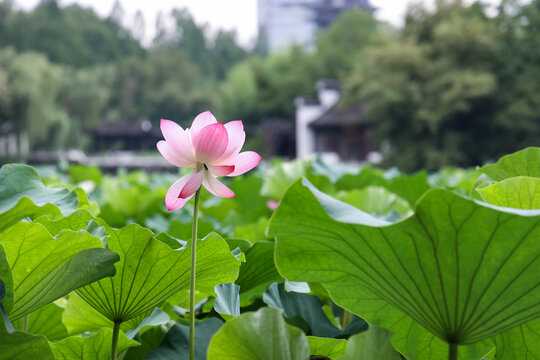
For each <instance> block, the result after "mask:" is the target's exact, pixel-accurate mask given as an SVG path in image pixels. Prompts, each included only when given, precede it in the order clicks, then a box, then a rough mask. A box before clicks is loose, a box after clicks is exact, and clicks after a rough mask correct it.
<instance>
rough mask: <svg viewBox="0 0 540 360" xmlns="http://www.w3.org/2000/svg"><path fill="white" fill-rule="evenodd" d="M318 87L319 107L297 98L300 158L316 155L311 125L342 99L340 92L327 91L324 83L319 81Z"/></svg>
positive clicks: (295, 102) (297, 150)
mask: <svg viewBox="0 0 540 360" xmlns="http://www.w3.org/2000/svg"><path fill="white" fill-rule="evenodd" d="M316 86H317V92H318V94H317V96H318V99H319V103H320V104H319V105H308V104H306V102H305V100H304V99H303V98H297V99H296V100H295V101H294V104H295V105H296V157H298V158H304V157H310V156H314V155H315V154H316V151H315V133H314V131H313V129H312V128H311V127H310V126H309V124H311V123H312V122H313V121H315V120H317V119H318V118H319V117H320V116H321V115H322V114H324V113H325V112H326V111H327V110H329V109H330V108H331V107H333V106H334V105H335V104H336V103H337V102H338V100H339V97H340V93H339V91H338V90H334V89H325V88H324V82H320V81H319V82H317V84H316Z"/></svg>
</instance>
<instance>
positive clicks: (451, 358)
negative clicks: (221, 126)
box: [448, 343, 458, 360]
mask: <svg viewBox="0 0 540 360" xmlns="http://www.w3.org/2000/svg"><path fill="white" fill-rule="evenodd" d="M457 359H458V344H456V343H448V360H457Z"/></svg>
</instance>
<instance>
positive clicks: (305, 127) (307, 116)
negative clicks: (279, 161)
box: [295, 98, 323, 158]
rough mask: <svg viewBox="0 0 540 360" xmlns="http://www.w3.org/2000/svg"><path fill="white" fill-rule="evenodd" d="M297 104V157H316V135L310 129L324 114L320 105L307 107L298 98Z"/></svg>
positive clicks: (302, 100)
mask: <svg viewBox="0 0 540 360" xmlns="http://www.w3.org/2000/svg"><path fill="white" fill-rule="evenodd" d="M295 104H296V157H298V158H304V157H309V156H312V155H315V134H314V133H313V130H312V129H311V128H310V127H309V124H311V123H312V122H313V121H315V120H316V119H318V118H319V116H321V115H322V113H323V108H322V106H320V105H306V104H305V102H304V99H301V98H298V99H296V100H295Z"/></svg>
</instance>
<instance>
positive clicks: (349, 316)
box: [341, 309, 352, 330]
mask: <svg viewBox="0 0 540 360" xmlns="http://www.w3.org/2000/svg"><path fill="white" fill-rule="evenodd" d="M351 320H352V314H351V313H350V312H349V311H347V310H345V309H343V317H342V318H341V328H342V329H343V330H345V328H346V327H347V326H348V325H349V324H350V323H351Z"/></svg>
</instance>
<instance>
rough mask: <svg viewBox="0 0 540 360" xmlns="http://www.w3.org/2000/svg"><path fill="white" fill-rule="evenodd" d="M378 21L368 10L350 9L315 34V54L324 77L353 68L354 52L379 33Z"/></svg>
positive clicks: (336, 74) (338, 75)
mask: <svg viewBox="0 0 540 360" xmlns="http://www.w3.org/2000/svg"><path fill="white" fill-rule="evenodd" d="M379 26H380V24H379V23H378V22H377V21H376V20H375V19H374V18H373V15H372V14H371V13H370V12H367V11H364V10H352V11H346V12H343V13H342V15H341V16H340V17H339V18H338V19H337V20H336V21H335V22H334V23H333V24H332V25H331V26H330V28H329V29H326V30H321V31H320V32H319V33H318V34H317V55H318V56H319V57H320V58H321V61H322V63H323V66H324V74H325V76H326V77H331V78H340V77H343V76H345V75H346V74H348V73H350V71H351V70H352V69H353V66H354V61H355V57H354V56H353V55H354V54H355V53H358V52H359V51H360V50H361V49H362V48H363V47H365V46H366V45H368V44H369V43H370V42H371V41H372V39H373V37H374V36H376V35H377V34H378V28H379Z"/></svg>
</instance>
